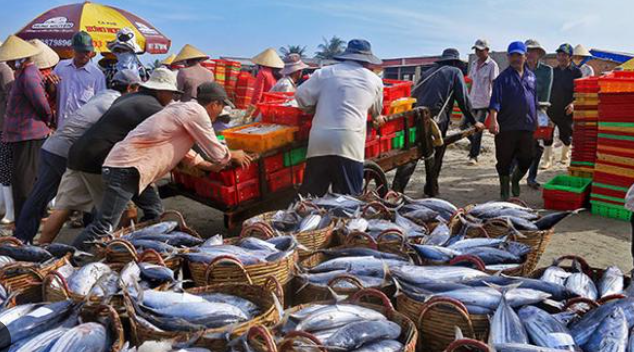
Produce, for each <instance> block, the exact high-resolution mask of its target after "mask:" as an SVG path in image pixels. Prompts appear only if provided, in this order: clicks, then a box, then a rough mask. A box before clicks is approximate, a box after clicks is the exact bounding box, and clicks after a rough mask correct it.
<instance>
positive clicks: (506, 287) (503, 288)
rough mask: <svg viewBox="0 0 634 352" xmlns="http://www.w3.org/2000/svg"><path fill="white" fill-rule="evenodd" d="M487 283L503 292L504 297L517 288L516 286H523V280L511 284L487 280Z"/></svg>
mask: <svg viewBox="0 0 634 352" xmlns="http://www.w3.org/2000/svg"><path fill="white" fill-rule="evenodd" d="M485 284H486V285H487V286H489V287H490V288H492V289H495V290H497V291H498V292H500V293H501V294H502V297H504V296H505V295H506V294H507V293H508V292H510V291H513V290H515V289H516V288H518V287H520V286H522V282H516V283H513V284H509V285H504V286H502V285H496V284H493V283H490V282H485Z"/></svg>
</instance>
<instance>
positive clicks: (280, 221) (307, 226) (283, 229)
mask: <svg viewBox="0 0 634 352" xmlns="http://www.w3.org/2000/svg"><path fill="white" fill-rule="evenodd" d="M259 222H264V223H266V224H269V225H270V227H271V230H272V231H273V233H271V234H269V235H277V236H279V235H281V234H297V233H301V232H308V231H316V230H321V229H324V228H326V227H327V226H328V225H330V223H331V222H332V218H331V217H330V216H329V215H328V214H326V215H323V216H322V215H321V214H320V212H319V211H318V210H317V209H309V210H308V211H306V209H302V208H300V207H299V204H291V205H290V206H289V208H288V209H286V210H278V211H276V212H275V213H274V214H273V215H272V216H271V217H270V218H268V219H266V220H264V219H262V218H261V217H260V216H256V217H253V218H251V219H249V220H247V221H245V222H244V224H243V227H244V226H249V225H253V224H256V223H259ZM269 231H270V230H269Z"/></svg>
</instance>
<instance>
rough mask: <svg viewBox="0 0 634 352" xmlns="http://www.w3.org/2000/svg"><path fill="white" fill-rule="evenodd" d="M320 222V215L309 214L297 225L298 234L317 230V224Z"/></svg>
mask: <svg viewBox="0 0 634 352" xmlns="http://www.w3.org/2000/svg"><path fill="white" fill-rule="evenodd" d="M320 222H321V215H317V214H310V215H308V216H307V217H305V218H303V219H302V221H301V222H300V223H299V232H308V231H314V230H317V228H318V227H319V223H320Z"/></svg>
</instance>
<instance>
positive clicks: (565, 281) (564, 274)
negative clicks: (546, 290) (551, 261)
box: [541, 266, 625, 301]
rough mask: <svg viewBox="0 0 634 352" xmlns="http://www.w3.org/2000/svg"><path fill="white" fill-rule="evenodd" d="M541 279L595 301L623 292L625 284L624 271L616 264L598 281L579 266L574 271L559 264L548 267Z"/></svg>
mask: <svg viewBox="0 0 634 352" xmlns="http://www.w3.org/2000/svg"><path fill="white" fill-rule="evenodd" d="M541 280H542V281H546V282H551V283H553V284H557V285H561V286H564V287H565V288H566V290H568V291H569V292H571V293H574V294H575V295H577V296H579V297H584V298H588V299H591V300H593V301H596V300H597V299H599V298H604V297H608V296H611V295H616V294H621V293H623V289H624V286H625V281H624V278H623V272H622V271H621V269H619V268H618V267H616V266H610V267H608V268H607V269H606V270H605V271H604V273H603V275H602V277H601V279H600V280H599V281H598V282H596V283H595V282H594V281H592V278H590V276H588V275H587V274H586V273H584V272H583V271H582V270H581V269H580V268H578V267H576V268H574V271H573V272H569V271H566V270H564V269H562V268H560V267H558V266H551V267H548V268H546V270H545V271H544V273H543V274H542V276H541Z"/></svg>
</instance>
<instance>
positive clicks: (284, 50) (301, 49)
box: [280, 44, 306, 58]
mask: <svg viewBox="0 0 634 352" xmlns="http://www.w3.org/2000/svg"><path fill="white" fill-rule="evenodd" d="M280 53H281V54H282V56H288V55H290V54H299V56H301V57H302V58H304V57H306V47H305V46H301V45H290V44H289V45H287V46H283V47H281V48H280Z"/></svg>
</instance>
